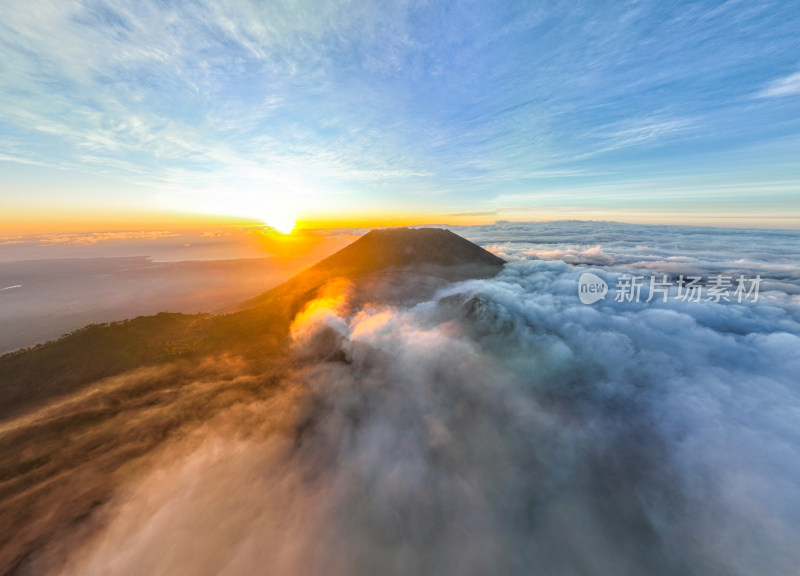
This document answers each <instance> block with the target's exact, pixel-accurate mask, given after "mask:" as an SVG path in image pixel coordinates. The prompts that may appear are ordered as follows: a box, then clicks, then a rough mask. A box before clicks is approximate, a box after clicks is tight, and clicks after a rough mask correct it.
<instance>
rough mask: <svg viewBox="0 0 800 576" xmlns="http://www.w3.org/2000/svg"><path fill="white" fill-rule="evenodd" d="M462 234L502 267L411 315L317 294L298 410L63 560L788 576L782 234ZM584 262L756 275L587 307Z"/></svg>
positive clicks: (595, 227) (791, 482)
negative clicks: (755, 290) (581, 287)
mask: <svg viewBox="0 0 800 576" xmlns="http://www.w3.org/2000/svg"><path fill="white" fill-rule="evenodd" d="M457 231H458V232H459V233H461V234H463V235H465V236H467V237H470V238H471V239H472V240H473V241H475V242H477V243H479V244H481V245H483V246H486V247H489V248H491V249H492V250H493V251H494V252H496V253H498V254H500V255H502V256H503V257H505V258H507V259H508V260H509V263H508V264H507V265H506V266H505V267H504V269H503V270H502V271H501V272H500V273H499V274H498V275H497V276H496V277H494V278H491V279H485V280H472V281H467V282H461V283H456V284H452V285H449V286H447V287H445V288H443V289H441V290H439V291H438V292H437V293H436V295H435V296H434V297H433V298H431V299H428V300H426V301H423V302H418V303H416V304H414V305H408V306H398V305H388V304H385V303H382V301H381V299H380V298H376V299H375V302H371V303H368V304H366V305H359V306H358V307H356V308H353V307H351V306H347V305H346V304H347V302H348V298H349V297H350V292H349V288H348V287H347V286H342V285H341V284H337V285H335V286H333V287H331V290H329V293H328V294H327V295H323V297H322V298H321V299H320V300H318V301H317V302H315V303H313V304H312V305H311V306H310V307H308V308H307V309H306V310H305V311H304V312H302V313H301V314H299V315H298V317H297V318H296V319H295V323H294V325H293V328H292V334H293V341H294V344H293V346H294V353H295V355H296V358H297V361H296V363H295V364H296V368H295V370H294V372H293V375H292V377H291V381H290V382H289V383H287V389H286V390H287V391H286V392H285V394H286V395H288V396H287V397H290V398H291V399H290V400H284V401H282V402H277V403H263V402H262V403H254V404H253V405H250V406H247V407H246V408H241V407H240V408H238V409H237V410H236V411H233V412H231V413H230V414H227V415H224V414H223V415H221V416H220V418H219V419H218V421H215V422H211V423H209V424H208V425H206V426H205V427H203V428H202V429H200V430H198V431H197V432H196V433H195V434H193V435H191V436H190V437H188V438H184V439H182V440H181V441H180V442H176V443H175V444H174V445H173V446H172V447H171V448H170V449H168V450H166V451H165V453H164V454H163V455H162V457H161V458H160V459H159V460H158V461H157V464H156V465H154V467H153V471H152V472H151V473H149V474H147V475H146V476H145V477H144V478H143V479H140V480H138V481H136V482H134V483H132V484H131V486H129V487H128V488H127V489H126V490H125V491H124V493H121V494H120V495H119V496H118V497H117V498H116V499H115V500H114V501H113V502H112V503H111V504H110V505H108V506H107V507H106V509H105V510H104V512H103V513H102V518H104V521H103V523H102V524H101V527H100V528H99V529H98V531H97V533H96V534H95V536H94V537H93V538H91V539H90V540H89V541H88V542H85V543H84V544H83V545H82V546H80V547H79V548H77V549H76V550H75V551H74V553H73V555H72V556H71V558H70V560H69V563H68V565H67V567H66V568H65V569H64V573H66V574H81V575H91V574H111V573H113V574H150V575H157V574H165V575H166V574H169V575H173V576H180V575H184V574H185V575H190V574H191V575H202V574H228V575H245V574H248V575H249V574H328V575H352V574H441V575H447V574H453V575H455V574H459V575H463V574H476V575H478V574H534V573H538V574H558V575H562V574H563V575H572V574H617V575H624V574H631V575H634V574H636V575H638V574H681V575H685V574H702V575H715V574H719V575H723V574H725V575H739V574H741V575H746V574H747V575H750V574H761V575H779V574H793V573H795V571H796V569H797V566H798V565H800V548H798V547H797V543H798V542H800V380H798V374H800V255H799V254H798V249H797V247H798V246H800V243H798V240H800V234H798V233H797V232H782V231H746V230H715V229H692V228H667V227H643V226H626V225H619V224H610V223H609V224H606V223H548V224H524V225H523V224H504V223H500V224H497V225H494V226H486V227H471V228H465V229H459V230H457ZM587 271H592V272H594V273H597V274H598V275H600V276H602V277H603V278H605V279H606V281H607V282H608V283H609V284H610V285H611V286H612V287H613V285H614V283H615V282H616V281H617V280H618V278H619V276H620V275H621V274H630V273H638V274H645V273H646V274H647V275H649V274H651V271H652V273H658V274H668V275H669V276H670V278H673V277H675V276H679V275H681V274H698V275H702V276H710V275H712V274H720V273H724V274H729V275H733V274H739V273H741V274H744V275H748V276H755V275H756V274H760V275H761V276H762V277H763V279H764V283H763V284H762V286H761V292H760V294H759V299H758V301H757V302H753V301H752V300H748V301H743V302H741V303H739V302H736V301H735V299H734V300H733V301H731V302H725V301H724V300H723V301H720V302H714V301H707V302H706V301H700V302H685V301H681V300H680V299H676V298H675V295H676V293H675V292H674V291H673V292H670V294H669V298H668V301H667V302H663V301H661V298H657V299H654V300H653V301H651V302H649V303H645V302H644V301H641V302H617V301H616V300H615V299H614V298H613V297H612V296H611V295H609V297H607V298H606V299H603V300H600V301H598V302H596V303H595V304H593V305H584V304H582V303H581V302H580V300H579V298H578V279H579V277H580V276H581V274H582V273H584V272H587ZM408 281H409V290H411V291H413V289H414V282H415V279H414V278H409V280H408ZM334 292H335V294H336V297H332V296H331V294H332V293H334ZM276 412H280V414H281V418H283V419H288V420H289V421H290V422H291V424H290V425H288V426H286V427H285V428H284V429H282V431H278V432H276V431H275V430H274V427H273V428H270V430H269V432H266V431H265V432H263V433H261V432H259V430H260V429H261V427H262V423H265V422H269V421H271V420H274V419H275V418H276ZM263 426H265V425H263Z"/></svg>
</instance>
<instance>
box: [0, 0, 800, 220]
mask: <svg viewBox="0 0 800 576" xmlns="http://www.w3.org/2000/svg"><path fill="white" fill-rule="evenodd" d="M0 10H2V18H0V37H2V40H0V68H2V75H1V76H0V124H1V125H2V129H3V131H4V132H5V133H6V134H7V135H8V138H7V141H9V142H12V141H13V142H14V143H15V145H14V146H13V147H5V146H3V147H2V148H0V153H2V155H3V158H4V159H5V160H6V161H14V162H17V163H19V164H20V165H36V163H41V164H44V165H50V166H54V167H60V168H65V167H66V168H69V170H70V171H75V172H83V173H87V174H97V173H100V174H104V175H106V176H108V177H111V178H116V179H119V180H120V181H122V182H135V183H136V187H135V188H136V189H137V190H139V193H140V194H143V195H145V196H147V197H149V198H154V197H156V196H160V195H164V194H170V190H171V189H173V188H175V187H182V188H184V189H193V188H195V186H197V182H198V181H201V182H206V183H208V182H216V183H218V184H219V185H222V184H224V183H225V182H228V183H229V184H228V185H227V186H225V187H224V190H225V192H226V193H235V190H236V189H239V188H242V187H244V188H246V189H251V190H262V192H261V193H262V194H263V195H265V197H266V198H268V199H269V198H275V199H276V200H277V199H279V198H278V196H275V195H277V194H283V195H285V194H286V193H287V191H286V189H285V188H284V187H281V186H278V185H276V184H275V183H276V182H281V181H286V180H288V181H302V183H303V186H301V187H299V188H298V193H299V194H303V190H304V189H305V190H308V191H311V192H312V193H313V194H315V195H316V196H317V197H319V198H320V199H321V205H325V206H326V207H327V208H331V209H333V208H334V207H336V206H339V207H341V209H342V210H350V211H352V210H353V209H354V208H358V207H362V206H364V205H365V204H372V205H380V204H381V203H390V202H394V203H395V205H397V204H400V203H404V202H405V203H407V204H409V205H415V206H417V207H426V208H430V207H431V206H438V207H441V208H442V209H443V211H445V212H453V211H459V212H460V211H463V210H462V208H463V206H462V205H463V204H464V203H467V204H469V203H473V202H474V203H476V206H475V207H474V209H483V207H484V204H486V203H489V204H491V203H492V202H493V201H494V200H495V199H496V196H497V194H498V193H499V192H502V193H504V194H506V193H519V192H522V191H527V192H530V191H531V190H535V191H536V192H537V193H544V194H548V193H550V192H552V191H558V190H562V189H563V187H564V186H567V187H569V190H570V193H569V194H562V198H563V201H564V202H565V203H567V204H571V203H575V202H578V203H580V204H592V203H596V199H595V198H594V197H592V196H582V192H581V186H580V185H581V184H584V183H585V182H586V181H587V180H588V179H591V178H595V177H598V175H604V174H605V175H607V174H612V173H615V174H617V176H616V178H617V180H616V182H617V183H620V184H625V183H626V181H627V179H628V178H636V177H641V176H642V175H643V174H646V175H648V176H651V177H656V176H657V175H658V170H657V169H654V165H655V168H658V169H661V170H663V171H664V172H670V171H674V170H677V169H689V168H693V167H695V166H697V165H702V164H701V158H702V156H703V155H704V154H708V153H709V151H715V152H720V151H721V152H724V151H725V150H731V149H736V148H741V147H743V146H748V147H750V148H751V149H752V150H753V151H754V152H753V154H751V155H750V160H749V161H748V162H745V163H740V164H739V166H738V168H739V169H740V170H743V171H752V170H754V169H755V168H754V166H757V167H759V168H760V169H761V168H763V167H764V166H765V165H766V164H767V163H769V162H773V160H771V156H770V155H769V154H768V153H767V151H766V149H765V145H766V144H769V142H771V141H774V140H775V138H778V137H786V136H787V134H788V132H787V131H789V130H791V128H790V127H789V126H788V125H787V124H786V122H782V121H781V120H782V119H781V118H779V117H774V118H773V117H772V116H771V114H774V111H772V110H770V109H769V107H768V106H767V105H766V102H765V103H764V104H763V105H759V104H753V99H752V98H747V96H749V95H751V94H752V77H753V76H754V75H756V74H758V75H759V76H763V74H764V73H765V72H764V62H765V61H775V64H776V67H777V66H778V65H782V66H783V67H784V68H783V69H786V68H785V67H786V65H787V64H786V62H787V61H790V60H791V61H792V62H796V57H795V56H797V51H796V49H795V48H794V44H792V43H791V42H790V41H789V39H788V38H789V37H790V36H791V34H789V28H790V27H789V25H788V22H790V21H792V12H793V9H792V8H791V7H787V6H786V5H779V4H776V3H772V2H764V3H761V4H759V5H757V6H750V7H748V9H747V12H746V16H747V17H744V16H743V14H744V12H743V11H742V10H739V9H734V7H733V6H726V7H722V8H721V7H719V6H706V5H703V4H702V3H701V4H697V5H694V6H692V8H691V9H690V10H688V11H686V10H678V9H673V8H670V7H663V6H662V7H659V6H657V5H655V4H650V3H647V2H645V3H637V4H635V5H634V4H626V3H618V2H609V3H607V4H606V5H605V6H604V9H603V10H602V11H598V10H588V9H586V8H585V7H582V6H578V5H564V6H557V7H550V8H542V7H535V6H527V5H521V4H515V3H507V4H502V5H500V6H498V7H495V8H493V9H491V10H490V9H488V8H487V7H485V6H481V5H470V6H460V7H458V8H453V9H448V10H444V9H441V8H437V7H435V6H433V5H431V4H428V3H426V2H417V1H409V2H400V3H394V4H377V3H374V2H371V1H368V0H359V1H354V2H352V3H349V4H348V6H347V9H342V8H341V6H340V5H339V4H338V3H336V2H328V1H325V2H315V3H313V5H312V4H310V3H304V2H290V1H284V2H271V3H259V2H237V3H232V2H198V3H192V4H176V5H163V4H161V3H157V2H152V1H149V0H145V1H143V2H130V1H122V2H113V3H112V2H108V1H105V0H95V1H91V2H89V1H88V0H87V1H80V2H74V3H62V2H37V3H36V6H27V5H25V4H23V3H16V2H10V3H6V4H5V5H4V6H3V7H2V8H1V9H0ZM712 21H713V22H714V23H715V25H714V26H708V22H712ZM745 32H746V34H745ZM721 44H724V45H726V46H728V47H729V48H730V49H729V50H725V51H709V50H708V49H707V47H708V46H709V45H721ZM776 54H781V56H780V58H777V57H776V56H775V55H776ZM792 58H794V60H792ZM777 60H780V62H778V61H777ZM740 73H741V74H745V73H748V74H750V76H749V77H748V78H749V79H748V82H745V81H744V79H739V77H738V76H737V74H740ZM792 78H794V77H793V76H789V77H786V78H783V79H781V80H780V81H775V83H774V85H772V84H768V85H766V88H764V94H765V95H767V94H769V95H779V94H784V93H785V94H788V93H790V92H791V91H792V90H794V88H793V86H794V84H792V82H795V81H796V80H793V79H792ZM745 100H747V102H745V103H743V102H744V101H745ZM743 106H751V107H752V106H756V108H757V109H748V110H746V111H745V110H743ZM745 112H746V114H745ZM743 117H745V118H746V119H747V121H745V122H742V121H741V118H743ZM765 127H771V128H770V129H769V130H765ZM687 142H689V143H690V144H689V145H687ZM614 151H618V152H619V154H614V155H611V154H607V152H614ZM698 151H700V152H701V153H698ZM623 154H625V155H629V156H634V155H635V160H633V161H632V162H626V161H624V159H622V160H621V159H620V158H622V155H623ZM756 159H757V160H756ZM721 173H722V174H724V173H725V172H721ZM65 180H67V181H69V177H65ZM234 181H235V182H236V183H235V184H233V182H234ZM533 183H537V185H536V186H533V187H532V186H531V185H532V184H533ZM215 185H217V184H215ZM273 189H274V190H275V191H274V192H270V190H273ZM248 193H250V192H248ZM289 193H293V192H291V191H289ZM271 194H272V195H273V196H270V195H271ZM326 197H328V198H329V199H331V202H329V203H328V204H326V203H325V202H324V201H322V200H324V199H325V198H326ZM334 198H335V200H333V199H334ZM342 198H347V201H346V202H342ZM468 209H473V208H471V207H468Z"/></svg>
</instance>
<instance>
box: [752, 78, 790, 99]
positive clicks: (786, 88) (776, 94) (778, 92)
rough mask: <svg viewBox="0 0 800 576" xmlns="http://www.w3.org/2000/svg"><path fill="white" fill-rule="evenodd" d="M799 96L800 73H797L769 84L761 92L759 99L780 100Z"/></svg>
mask: <svg viewBox="0 0 800 576" xmlns="http://www.w3.org/2000/svg"><path fill="white" fill-rule="evenodd" d="M798 94H800V72H795V73H794V74H789V75H788V76H783V77H781V78H777V79H776V80H773V81H772V82H769V83H768V84H767V85H766V86H764V88H762V89H761V90H759V92H758V94H757V96H758V97H759V98H780V97H782V96H796V95H798Z"/></svg>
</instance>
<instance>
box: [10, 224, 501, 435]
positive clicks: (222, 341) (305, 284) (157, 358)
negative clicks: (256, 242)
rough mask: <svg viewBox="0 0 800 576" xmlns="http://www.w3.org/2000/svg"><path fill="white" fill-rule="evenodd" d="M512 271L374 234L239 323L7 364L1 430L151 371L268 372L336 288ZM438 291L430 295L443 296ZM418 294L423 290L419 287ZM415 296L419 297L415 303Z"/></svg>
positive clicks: (441, 245) (209, 321)
mask: <svg viewBox="0 0 800 576" xmlns="http://www.w3.org/2000/svg"><path fill="white" fill-rule="evenodd" d="M503 263H504V261H503V260H502V259H500V258H498V257H497V256H495V255H493V254H491V253H489V252H487V251H486V250H484V249H483V248H481V247H479V246H477V245H475V244H473V243H472V242H469V241H468V240H465V239H464V238H462V237H460V236H458V235H456V234H454V233H452V232H450V231H449V230H443V229H433V228H421V229H408V228H399V229H384V230H373V231H371V232H369V233H367V234H365V235H364V236H363V237H361V238H360V239H358V240H357V241H355V242H353V243H352V244H350V245H349V246H347V247H345V248H343V249H342V250H340V251H339V252H337V253H335V254H333V255H332V256H329V257H328V258H325V259H324V260H322V261H320V262H319V263H317V264H316V265H314V266H312V267H311V268H309V269H307V270H305V271H303V272H301V273H300V274H298V275H296V276H295V277H293V278H292V279H290V280H289V281H287V282H285V283H284V284H282V285H280V286H277V287H276V288H273V289H272V290H269V291H268V292H265V293H264V294H262V295H260V296H258V297H256V298H254V299H252V300H250V301H248V302H246V303H244V304H243V305H242V306H241V307H240V309H239V310H238V311H236V312H234V313H231V314H224V315H218V316H211V315H207V314H196V315H187V314H164V313H162V314H158V315H155V316H143V317H139V318H135V319H132V320H126V321H123V322H115V323H111V324H106V325H92V326H88V327H86V328H84V329H82V330H78V331H76V332H74V333H72V334H70V335H67V336H64V337H62V338H61V339H59V340H56V341H53V342H48V343H46V344H43V345H41V346H37V347H35V348H33V349H30V350H24V351H18V352H15V353H11V354H7V355H5V356H2V357H0V420H1V419H3V418H7V417H9V416H11V415H13V414H18V413H20V412H21V411H24V410H26V409H30V408H32V407H35V406H37V405H41V404H42V403H44V402H46V401H47V400H48V399H49V398H50V397H53V396H57V395H62V394H69V393H71V392H73V391H75V390H78V389H80V388H81V387H82V386H84V385H86V384H88V383H91V382H94V381H97V380H98V379H101V378H106V377H109V376H113V375H115V374H119V373H121V372H124V371H126V370H130V369H133V368H137V367H142V366H155V365H160V364H163V363H166V362H171V361H175V360H179V359H188V360H192V359H194V360H197V359H199V358H202V357H204V356H208V355H218V354H234V355H237V356H242V357H245V358H248V359H250V360H252V361H253V362H254V363H255V365H254V369H256V370H258V369H260V368H262V367H263V366H265V365H266V364H267V363H269V362H270V361H272V358H273V357H274V356H275V355H276V354H280V353H282V351H283V349H284V348H285V339H286V337H287V335H288V329H289V325H290V323H291V320H292V318H293V317H294V315H295V314H296V313H297V312H298V311H300V310H301V309H302V307H303V306H304V305H305V303H306V302H308V301H310V300H312V299H313V298H315V296H316V294H317V291H318V290H319V289H320V288H321V287H322V286H324V285H325V284H327V283H328V282H330V281H332V280H334V279H337V278H345V279H348V280H350V281H352V282H355V283H356V284H358V285H359V286H361V287H362V288H365V287H366V286H368V285H369V281H367V278H371V279H375V278H377V277H379V276H380V277H382V278H383V279H386V278H387V277H388V275H396V276H399V277H400V278H401V279H405V278H406V277H407V276H408V275H410V274H415V275H417V276H420V277H428V278H434V279H438V280H439V281H440V282H439V284H440V283H443V282H446V281H453V280H460V279H465V278H471V277H485V276H491V275H494V274H496V273H497V271H498V270H499V268H500V267H501V266H502V264H503ZM439 284H437V283H436V282H428V283H427V284H426V286H428V287H431V286H433V287H435V286H437V285H439ZM416 289H417V290H423V286H422V284H420V283H418V285H417V286H416ZM412 296H413V294H412Z"/></svg>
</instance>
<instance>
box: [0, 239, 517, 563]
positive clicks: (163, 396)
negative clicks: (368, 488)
mask: <svg viewBox="0 0 800 576" xmlns="http://www.w3.org/2000/svg"><path fill="white" fill-rule="evenodd" d="M502 264H503V260H501V259H500V258H497V257H496V256H494V255H493V254H490V253H489V252H487V251H485V250H483V249H482V248H480V247H479V246H476V245H475V244H473V243H471V242H469V241H467V240H465V239H463V238H461V237H459V236H457V235H456V234H453V233H452V232H449V231H447V230H441V229H390V230H375V231H372V232H369V233H368V234H366V235H364V236H363V237H362V238H360V239H359V240H357V241H356V242H354V243H353V244H351V245H349V246H347V247H346V248H344V249H343V250H341V251H339V252H337V253H336V254H334V255H332V256H330V257H328V258H326V259H324V260H322V261H321V262H319V263H318V264H316V265H314V266H312V267H311V268H309V269H307V270H305V271H304V272H301V273H300V274H298V275H297V276H295V277H293V278H292V279H291V280H289V281H288V282H286V283H284V284H282V285H280V286H278V287H276V288H274V289H272V290H270V291H268V292H266V293H264V294H262V295H260V296H258V297H256V298H254V299H252V300H250V301H248V302H246V303H244V304H243V305H242V306H241V307H240V309H239V310H237V311H235V312H232V313H230V314H222V315H216V316H215V315H209V314H194V315H192V314H167V313H162V314H156V315H154V316H142V317H138V318H134V319H132V320H125V321H122V322H115V323H111V324H102V325H90V326H87V327H85V328H83V329H81V330H78V331H76V332H73V333H71V334H68V335H66V336H64V337H62V338H61V339H59V340H56V341H52V342H48V343H46V344H43V345H40V346H36V347H34V348H31V349H26V350H20V351H17V352H14V353H11V354H6V355H5V356H2V357H0V517H2V518H3V519H4V522H3V525H4V526H3V527H2V528H0V574H12V573H18V572H19V569H20V566H26V568H25V569H26V570H28V571H29V572H30V573H37V571H38V572H40V573H41V572H43V570H37V569H35V567H34V568H30V567H29V566H27V564H26V563H27V562H28V560H27V559H28V558H29V557H31V556H32V555H33V554H34V553H35V552H36V551H40V550H42V549H43V548H45V547H46V546H47V544H48V542H49V541H50V540H51V539H52V538H53V536H54V535H56V534H64V533H65V532H66V533H71V532H72V531H74V530H75V526H76V525H79V524H80V521H81V519H82V518H85V517H87V516H88V515H89V514H91V511H92V510H93V509H95V508H97V507H98V506H99V505H101V504H103V503H104V502H105V501H106V500H107V499H108V498H110V496H111V494H113V492H114V490H115V489H116V487H118V486H119V483H120V482H121V481H122V480H121V478H123V477H124V476H125V474H124V473H123V472H122V471H123V470H125V469H127V468H128V467H130V466H131V463H132V462H135V461H136V459H137V458H140V457H142V456H145V455H147V454H149V453H151V452H152V451H153V450H154V449H155V448H156V447H157V446H159V445H160V444H161V443H162V442H163V441H164V440H166V439H167V438H170V437H172V436H173V435H174V434H176V433H178V431H180V430H183V429H185V428H186V427H187V426H190V425H192V424H193V423H199V422H203V421H205V420H206V419H208V418H210V417H212V416H213V414H215V413H218V412H219V411H220V410H222V409H224V408H226V407H229V406H231V405H233V404H236V403H250V402H253V401H257V400H258V399H259V398H263V397H267V396H269V395H270V394H272V393H273V392H274V390H275V389H276V387H279V386H280V382H282V381H283V379H284V378H285V376H286V374H287V373H288V371H289V370H291V367H292V363H293V362H298V361H301V360H298V359H297V358H293V357H292V355H291V354H290V353H289V350H290V344H291V339H290V335H289V334H290V326H291V322H292V319H293V318H294V317H295V315H296V314H297V312H299V311H300V310H302V309H303V307H304V306H305V305H306V304H307V303H308V302H309V301H311V300H313V299H314V298H316V297H317V296H318V294H319V293H320V291H321V290H323V289H324V288H326V287H329V286H331V283H336V282H340V283H341V282H345V283H346V284H347V286H348V290H349V295H350V296H351V297H352V298H356V299H357V298H362V299H370V300H378V301H386V300H392V299H400V300H405V301H408V300H413V299H422V298H425V297H427V296H428V295H430V293H431V292H432V291H433V290H435V289H436V288H437V287H439V286H441V285H443V284H444V283H446V282H449V281H453V280H460V279H465V278H471V277H487V276H491V275H494V274H496V273H497V272H498V271H499V269H500V267H501V266H502ZM336 285H338V284H336ZM232 366H233V367H232ZM23 572H24V570H23Z"/></svg>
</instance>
